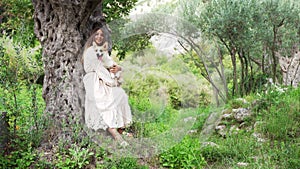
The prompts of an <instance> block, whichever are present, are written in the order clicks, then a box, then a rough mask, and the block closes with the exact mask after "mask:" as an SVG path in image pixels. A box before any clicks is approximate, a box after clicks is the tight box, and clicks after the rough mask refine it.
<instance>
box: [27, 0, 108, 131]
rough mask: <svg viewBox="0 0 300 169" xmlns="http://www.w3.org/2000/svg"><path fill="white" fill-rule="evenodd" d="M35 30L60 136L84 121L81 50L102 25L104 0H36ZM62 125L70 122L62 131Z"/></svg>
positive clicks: (50, 107) (48, 101) (46, 96)
mask: <svg viewBox="0 0 300 169" xmlns="http://www.w3.org/2000/svg"><path fill="white" fill-rule="evenodd" d="M32 2H33V5H34V8H35V13H34V21H35V34H36V36H37V37H38V39H39V40H40V42H41V44H42V46H43V62H44V69H45V77H44V84H43V98H44V99H45V102H46V109H45V114H47V115H50V118H51V120H53V121H52V122H53V123H54V125H55V126H56V127H57V129H60V130H59V132H58V134H59V136H64V135H65V134H68V133H69V132H71V129H72V127H74V125H78V124H82V122H83V113H84V88H83V83H82V76H83V68H82V63H81V53H82V50H83V46H84V42H85V40H86V39H87V37H88V36H89V34H90V32H91V30H93V29H94V28H95V27H101V25H102V24H103V23H104V21H103V18H102V16H101V15H102V12H101V11H102V9H101V3H102V1H101V0H82V1H77V0H74V1H72V0H55V1H54V0H33V1H32ZM62 126H67V127H66V128H64V129H63V130H64V131H66V132H65V133H63V132H62Z"/></svg>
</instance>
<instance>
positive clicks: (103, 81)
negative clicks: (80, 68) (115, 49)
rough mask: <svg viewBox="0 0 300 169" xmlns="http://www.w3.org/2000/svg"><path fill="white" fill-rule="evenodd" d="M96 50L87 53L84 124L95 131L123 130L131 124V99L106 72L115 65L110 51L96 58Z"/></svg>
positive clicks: (85, 54)
mask: <svg viewBox="0 0 300 169" xmlns="http://www.w3.org/2000/svg"><path fill="white" fill-rule="evenodd" d="M96 54H97V53H96V49H95V47H93V46H91V47H89V48H88V49H87V50H86V51H85V53H84V70H85V73H86V74H85V76H84V78H83V83H84V87H85V91H86V96H85V123H86V125H87V127H89V128H92V129H94V130H98V129H104V130H105V129H107V128H108V127H109V128H120V127H125V126H127V125H129V124H130V123H131V122H132V115H131V110H130V107H129V104H128V96H127V94H126V93H125V91H124V90H123V89H122V88H120V87H112V86H114V85H115V84H114V83H115V81H114V80H113V79H112V77H111V76H110V73H109V71H108V70H107V69H106V68H107V67H110V66H112V65H113V64H114V61H113V60H112V58H111V57H110V56H109V55H108V53H107V52H104V53H103V56H102V57H101V59H98V58H97V55H96Z"/></svg>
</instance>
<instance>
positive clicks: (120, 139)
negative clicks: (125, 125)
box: [107, 128, 128, 147]
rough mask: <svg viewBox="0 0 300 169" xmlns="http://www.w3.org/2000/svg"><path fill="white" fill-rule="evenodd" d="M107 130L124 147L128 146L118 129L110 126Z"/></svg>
mask: <svg viewBox="0 0 300 169" xmlns="http://www.w3.org/2000/svg"><path fill="white" fill-rule="evenodd" d="M107 131H108V132H109V133H110V134H111V135H112V137H113V138H114V139H115V140H116V141H118V142H119V144H120V145H121V146H123V147H126V146H128V143H127V142H126V141H125V140H124V139H123V137H122V136H121V135H120V134H119V132H118V131H117V129H115V128H108V129H107Z"/></svg>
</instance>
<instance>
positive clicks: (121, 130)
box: [118, 128, 133, 137]
mask: <svg viewBox="0 0 300 169" xmlns="http://www.w3.org/2000/svg"><path fill="white" fill-rule="evenodd" d="M118 133H120V134H121V135H124V136H127V137H133V133H131V132H126V131H125V128H118Z"/></svg>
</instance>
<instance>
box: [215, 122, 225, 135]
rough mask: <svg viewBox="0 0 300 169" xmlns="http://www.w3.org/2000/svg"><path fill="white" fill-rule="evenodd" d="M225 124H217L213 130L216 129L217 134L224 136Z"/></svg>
mask: <svg viewBox="0 0 300 169" xmlns="http://www.w3.org/2000/svg"><path fill="white" fill-rule="evenodd" d="M225 129H226V126H225V125H218V126H216V128H215V130H216V131H217V133H218V134H220V135H221V136H222V137H225V136H226V131H225Z"/></svg>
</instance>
